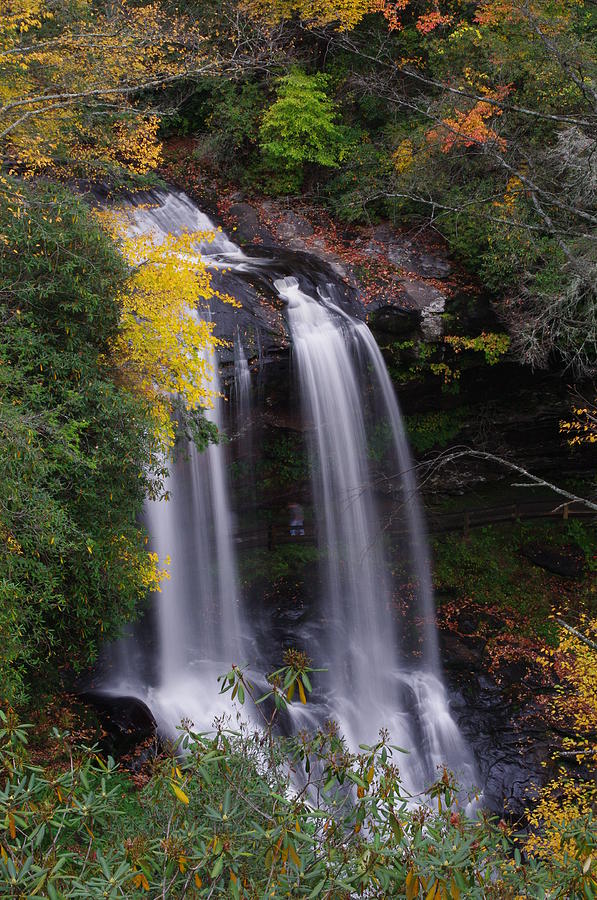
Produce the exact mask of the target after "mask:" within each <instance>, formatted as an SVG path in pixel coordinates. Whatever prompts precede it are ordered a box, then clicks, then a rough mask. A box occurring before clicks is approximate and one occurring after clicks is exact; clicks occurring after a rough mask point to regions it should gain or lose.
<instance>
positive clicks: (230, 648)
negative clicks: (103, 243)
mask: <svg viewBox="0 0 597 900" xmlns="http://www.w3.org/2000/svg"><path fill="white" fill-rule="evenodd" d="M141 199H144V198H141ZM149 200H150V205H142V203H139V200H138V199H137V202H135V203H134V204H133V203H131V204H130V205H129V206H128V207H127V210H126V211H127V215H128V220H129V232H130V233H131V234H148V233H152V234H153V235H154V236H155V237H156V239H157V240H160V239H164V238H165V237H166V235H167V234H170V233H175V234H180V233H181V232H182V231H184V230H192V231H205V232H212V233H214V235H215V237H214V240H213V241H211V242H208V241H205V242H201V244H199V245H198V247H197V254H198V256H199V254H200V255H201V256H202V257H203V258H204V259H205V260H206V262H208V264H209V265H211V266H213V265H215V266H217V265H218V264H219V255H220V254H222V253H226V254H230V253H240V250H238V248H237V247H236V246H235V245H234V244H232V243H231V242H230V241H229V240H228V238H227V237H226V236H225V235H223V234H222V232H220V231H217V230H215V229H214V225H213V223H212V222H211V220H210V219H208V217H207V216H205V215H204V214H203V213H201V212H200V211H199V210H198V209H197V207H196V206H195V205H194V204H193V203H192V202H191V201H190V200H189V199H188V198H187V197H186V196H185V195H184V194H182V193H181V192H162V191H160V192H156V193H155V194H152V195H151V196H150V198H149ZM156 201H157V202H156ZM245 362H246V360H245ZM208 363H209V368H210V369H211V372H212V383H211V389H212V391H213V392H214V394H215V395H216V399H215V403H214V408H213V409H212V410H207V411H206V417H207V418H208V419H209V420H210V421H211V422H213V423H214V424H215V425H216V426H217V428H218V432H220V433H222V419H223V417H222V405H223V401H222V398H221V390H220V388H221V386H220V381H219V375H218V359H217V357H216V355H215V353H211V354H210V356H209V358H208ZM245 388H246V381H245ZM245 400H246V397H245ZM167 467H168V469H169V474H168V476H167V478H166V481H165V485H164V488H165V493H166V496H167V499H161V500H149V501H147V503H146V507H145V514H144V520H145V524H146V527H147V531H148V533H149V536H150V541H151V549H152V551H154V552H156V553H157V554H158V556H159V559H160V564H161V565H163V564H164V560H169V564H168V566H167V568H168V570H169V576H170V577H169V578H168V579H166V580H165V581H163V582H162V584H161V590H160V592H159V593H158V594H156V595H155V597H154V600H153V619H154V623H155V631H156V635H155V639H154V641H153V644H154V645H155V655H156V661H155V663H154V665H153V670H154V671H153V674H152V675H148V672H147V669H148V668H151V667H148V666H147V665H144V661H143V659H142V656H143V653H142V652H141V653H139V652H138V650H139V644H140V643H142V640H141V637H140V634H139V629H135V630H134V631H133V634H132V635H130V636H128V637H127V638H124V639H123V640H122V641H121V642H120V643H119V644H117V646H116V648H115V650H114V653H113V654H112V672H111V675H110V681H109V683H108V685H107V687H108V689H109V690H111V691H113V692H121V693H132V694H135V695H136V696H140V697H141V698H142V699H143V700H145V701H146V702H147V704H148V706H149V707H150V708H151V710H152V712H153V714H154V716H155V717H156V720H157V722H158V725H159V727H160V728H161V730H162V731H164V732H166V733H167V734H169V735H175V734H176V728H177V726H178V725H180V722H181V720H182V719H183V718H186V719H190V720H191V721H193V722H194V724H195V727H196V728H198V729H209V728H210V727H211V725H212V723H213V719H214V717H215V716H216V715H220V714H222V713H225V712H230V703H229V701H228V698H227V697H222V696H220V694H219V685H218V682H217V677H218V675H220V674H222V673H223V672H226V671H228V670H229V668H230V666H231V664H232V663H236V664H242V663H243V662H244V661H245V660H246V657H247V654H248V644H249V629H248V625H247V622H246V620H245V617H244V615H243V612H242V609H241V603H240V592H239V585H238V576H237V565H236V558H235V551H234V545H233V522H232V515H231V502H230V496H229V487H228V478H227V472H226V468H227V453H226V446H225V444H218V445H214V444H210V445H209V446H208V448H207V449H206V450H205V451H204V452H202V453H200V452H198V450H197V449H196V447H195V445H194V444H193V443H192V442H190V441H189V442H188V443H187V446H186V447H184V448H183V449H182V451H181V452H178V453H177V455H176V457H175V458H174V459H173V460H168V461H167ZM140 657H141V659H140Z"/></svg>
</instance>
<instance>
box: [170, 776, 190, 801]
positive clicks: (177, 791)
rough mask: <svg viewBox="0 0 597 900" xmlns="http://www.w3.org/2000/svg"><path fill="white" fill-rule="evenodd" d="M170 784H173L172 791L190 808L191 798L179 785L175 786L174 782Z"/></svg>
mask: <svg viewBox="0 0 597 900" xmlns="http://www.w3.org/2000/svg"><path fill="white" fill-rule="evenodd" d="M170 784H171V787H172V790H173V791H174V793H175V795H176V796H177V797H178V799H179V800H180V802H181V803H186V804H187V806H188V803H189V798H188V797H187V795H186V794H185V792H184V791H183V790H182V789H181V788H179V786H178V785H177V784H175V783H174V782H173V781H171V782H170Z"/></svg>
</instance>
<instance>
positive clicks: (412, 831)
mask: <svg viewBox="0 0 597 900" xmlns="http://www.w3.org/2000/svg"><path fill="white" fill-rule="evenodd" d="M286 662H287V665H286V666H285V667H284V668H283V669H280V670H278V672H277V673H275V674H274V676H271V677H270V684H271V690H270V692H269V694H268V695H266V705H265V706H262V707H261V709H267V710H268V712H267V713H262V716H263V719H262V720H261V728H260V729H258V730H256V729H255V728H254V726H252V725H247V724H244V725H243V724H241V720H240V713H237V715H236V717H232V719H229V720H225V719H224V720H222V721H221V722H219V724H218V725H217V728H216V730H215V731H214V732H213V733H212V734H210V735H205V734H196V733H194V732H193V731H192V730H191V728H190V727H189V726H186V727H185V726H183V727H182V729H181V735H180V738H179V740H178V741H177V743H176V744H175V745H174V746H173V747H172V748H171V750H170V751H169V752H164V753H162V754H161V755H160V756H159V757H158V758H157V759H156V761H155V763H154V764H153V766H152V771H151V773H150V775H149V777H148V779H147V780H146V784H145V786H144V787H143V788H142V789H141V790H140V791H137V790H133V789H132V787H131V783H130V782H129V780H128V778H127V776H126V775H125V774H123V773H121V772H119V770H118V769H117V768H116V767H115V765H114V762H113V761H112V760H111V759H108V760H105V761H104V760H102V758H101V757H100V756H99V755H98V754H97V752H95V751H94V750H93V748H89V749H85V748H82V747H75V746H73V745H72V743H71V742H69V739H68V735H67V734H62V735H60V734H59V733H58V732H57V731H56V733H55V747H54V753H55V754H61V755H62V757H63V759H64V760H65V762H62V763H58V764H56V763H54V764H53V765H52V764H49V765H47V766H40V765H33V764H32V763H31V761H30V760H29V759H28V753H27V732H28V728H29V727H30V726H27V725H20V724H19V723H18V722H17V721H16V720H15V719H14V717H13V716H9V717H6V716H4V715H3V716H2V721H1V723H0V724H1V725H2V728H0V741H1V744H0V768H1V769H2V773H3V777H4V778H5V787H4V789H3V790H2V791H1V792H0V815H2V816H3V818H4V820H5V832H4V834H3V835H2V837H0V895H1V896H6V897H31V896H46V897H48V898H49V900H58V898H70V897H72V898H75V897H88V898H98V900H99V898H103V897H111V898H116V897H125V896H126V897H145V896H149V897H158V896H160V897H161V896H167V897H180V898H183V897H205V898H208V897H214V896H222V897H232V898H234V897H237V898H240V897H244V898H247V900H248V898H264V897H272V898H277V897H279V898H282V897H295V898H297V900H298V898H307V897H309V898H313V900H314V898H318V897H319V898H330V900H331V898H334V900H336V898H337V900H340V898H349V897H354V896H368V897H377V898H388V897H405V898H407V900H414V898H419V897H426V898H430V897H431V898H437V900H448V898H450V900H459V898H460V897H470V898H475V897H476V898H479V900H486V898H504V900H506V898H512V897H537V898H541V897H551V898H556V897H559V898H570V897H579V898H580V897H586V898H591V897H593V896H595V890H596V889H597V886H596V883H595V877H594V874H593V872H592V869H591V866H592V862H591V854H592V853H593V852H594V849H595V831H594V829H593V820H592V815H591V813H590V811H587V810H586V809H579V810H578V812H577V815H576V816H575V817H569V818H568V819H567V820H566V821H565V822H562V823H556V824H555V826H551V827H550V840H551V844H550V845H549V847H548V848H547V847H546V845H545V842H544V841H542V840H538V841H537V842H536V845H535V848H534V853H533V854H532V855H525V856H523V855H522V854H521V849H520V843H519V840H518V838H517V836H516V835H515V834H513V833H512V831H511V829H510V828H509V827H508V826H507V825H506V823H505V822H504V821H499V822H497V821H491V820H489V819H488V818H487V817H485V816H483V815H480V814H477V815H475V816H473V817H472V818H471V817H469V816H467V814H466V811H465V810H466V803H467V797H466V796H459V794H458V790H457V788H456V785H454V783H453V779H452V777H451V775H450V774H449V773H448V772H447V771H445V770H443V772H438V777H437V781H436V782H435V784H433V785H431V786H430V788H429V790H428V791H427V792H426V796H421V797H416V798H413V797H411V795H409V793H408V791H407V790H406V788H405V787H404V785H402V783H401V779H400V756H401V754H402V753H403V752H404V751H402V750H400V749H399V748H396V747H393V746H392V745H391V744H390V743H389V738H388V736H387V735H384V734H381V735H380V739H379V741H378V742H377V743H376V744H375V745H372V746H365V745H363V746H362V748H361V750H360V751H359V753H357V754H353V753H350V752H349V751H348V750H347V748H346V745H345V744H344V742H343V740H342V738H341V736H340V735H339V734H338V733H337V730H336V728H335V726H334V725H333V724H332V723H330V724H329V725H328V726H326V728H325V729H324V730H323V731H321V732H317V733H314V734H312V735H307V734H304V733H299V734H298V735H297V736H296V737H294V738H291V739H282V738H277V737H275V736H274V734H273V732H272V727H273V724H274V721H275V714H276V709H278V710H280V711H283V710H284V708H285V707H286V706H287V705H288V704H289V703H291V702H292V699H293V697H294V698H295V700H298V699H300V701H301V702H306V698H307V696H308V693H309V691H310V689H311V677H312V674H313V670H312V669H311V668H310V666H309V662H308V660H307V659H306V658H305V657H304V655H303V654H299V653H296V652H294V653H292V654H290V655H289V656H288V657H287V660H286ZM222 689H223V690H227V691H232V695H233V696H234V695H236V696H237V697H238V699H239V700H240V701H241V703H243V702H244V701H245V700H248V699H249V698H251V700H253V699H259V700H260V701H261V698H256V697H254V695H253V688H252V686H251V684H250V683H249V682H248V681H247V679H246V677H245V676H244V674H243V673H242V671H241V670H239V669H233V670H231V671H230V672H229V673H228V674H227V675H225V676H222ZM272 700H273V701H274V703H272ZM268 701H269V703H270V706H267V702H268ZM259 708H260V707H259V706H256V707H254V708H253V711H252V718H253V719H254V720H255V718H256V717H257V718H258V716H259V713H258V712H257V710H259ZM413 799H414V800H417V801H420V800H426V801H427V804H428V805H423V806H421V805H420V802H417V803H415V804H414V805H413ZM541 827H542V826H539V832H538V833H539V835H540V834H541Z"/></svg>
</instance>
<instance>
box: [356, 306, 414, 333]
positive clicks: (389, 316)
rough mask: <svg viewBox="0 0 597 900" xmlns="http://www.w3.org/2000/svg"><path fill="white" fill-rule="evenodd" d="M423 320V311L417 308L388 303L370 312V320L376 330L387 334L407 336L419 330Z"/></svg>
mask: <svg viewBox="0 0 597 900" xmlns="http://www.w3.org/2000/svg"><path fill="white" fill-rule="evenodd" d="M420 321H421V313H420V312H419V311H418V310H416V309H409V308H407V307H403V306H399V305H397V304H394V303H386V304H384V305H383V306H380V307H379V308H378V309H374V310H373V311H372V312H370V313H369V316H368V322H369V325H370V326H371V328H373V329H374V330H375V331H383V332H385V333H386V334H392V335H396V336H405V335H409V334H412V333H413V332H414V331H416V330H417V328H418V327H419V324H420Z"/></svg>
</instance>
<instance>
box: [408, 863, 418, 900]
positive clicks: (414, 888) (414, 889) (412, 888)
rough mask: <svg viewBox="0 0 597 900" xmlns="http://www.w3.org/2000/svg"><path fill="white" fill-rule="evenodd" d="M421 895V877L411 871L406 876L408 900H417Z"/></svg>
mask: <svg viewBox="0 0 597 900" xmlns="http://www.w3.org/2000/svg"><path fill="white" fill-rule="evenodd" d="M418 896H419V879H418V878H417V876H416V875H415V873H414V872H413V871H412V869H411V871H410V872H409V873H408V875H407V876H406V900H415V898H416V897H418Z"/></svg>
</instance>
